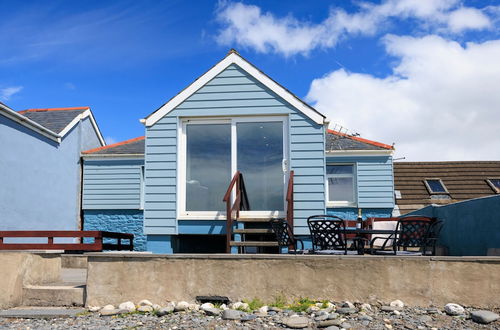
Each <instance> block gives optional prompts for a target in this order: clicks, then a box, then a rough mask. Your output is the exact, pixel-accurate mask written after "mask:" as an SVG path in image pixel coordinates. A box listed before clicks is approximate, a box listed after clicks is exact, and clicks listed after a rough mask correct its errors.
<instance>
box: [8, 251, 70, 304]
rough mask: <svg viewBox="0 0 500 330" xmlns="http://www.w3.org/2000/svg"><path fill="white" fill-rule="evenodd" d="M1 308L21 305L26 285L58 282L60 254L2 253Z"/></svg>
mask: <svg viewBox="0 0 500 330" xmlns="http://www.w3.org/2000/svg"><path fill="white" fill-rule="evenodd" d="M0 265H1V266H0V308H8V307H13V306H18V305H19V304H21V299H22V291H23V286H24V285H29V284H42V283H50V282H56V281H58V280H59V277H60V269H61V258H60V255H59V254H54V253H48V254H32V253H23V252H1V253H0Z"/></svg>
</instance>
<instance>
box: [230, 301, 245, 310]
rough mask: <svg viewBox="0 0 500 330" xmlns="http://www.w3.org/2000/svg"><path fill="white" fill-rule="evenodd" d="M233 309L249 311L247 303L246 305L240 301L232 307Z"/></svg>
mask: <svg viewBox="0 0 500 330" xmlns="http://www.w3.org/2000/svg"><path fill="white" fill-rule="evenodd" d="M230 307H231V308H232V309H248V308H249V306H248V304H247V303H244V302H241V301H238V302H235V303H234V304H233V305H232V306H230Z"/></svg>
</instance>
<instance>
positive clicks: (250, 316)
mask: <svg viewBox="0 0 500 330" xmlns="http://www.w3.org/2000/svg"><path fill="white" fill-rule="evenodd" d="M256 318H258V316H257V315H255V314H245V315H243V317H242V318H241V319H240V321H241V322H248V321H253V320H255V319H256Z"/></svg>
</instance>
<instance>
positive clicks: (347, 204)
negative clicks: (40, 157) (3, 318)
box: [325, 163, 358, 207]
mask: <svg viewBox="0 0 500 330" xmlns="http://www.w3.org/2000/svg"><path fill="white" fill-rule="evenodd" d="M326 166H352V175H351V174H326V168H325V196H326V206H327V207H357V205H358V188H357V187H358V180H357V175H356V174H357V168H356V164H355V163H327V164H326ZM341 177H344V178H348V177H349V178H350V177H352V191H353V199H354V201H352V202H350V201H330V187H329V182H328V179H330V178H341Z"/></svg>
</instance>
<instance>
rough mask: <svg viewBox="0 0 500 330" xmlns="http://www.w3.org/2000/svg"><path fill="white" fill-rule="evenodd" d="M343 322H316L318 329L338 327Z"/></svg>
mask: <svg viewBox="0 0 500 330" xmlns="http://www.w3.org/2000/svg"><path fill="white" fill-rule="evenodd" d="M344 321H345V320H325V321H321V322H318V328H326V327H330V326H340V325H341V324H342V323H344Z"/></svg>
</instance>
